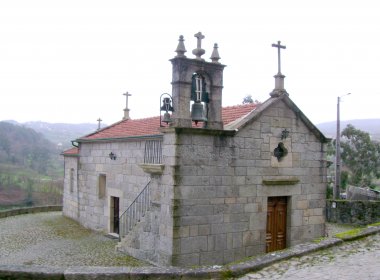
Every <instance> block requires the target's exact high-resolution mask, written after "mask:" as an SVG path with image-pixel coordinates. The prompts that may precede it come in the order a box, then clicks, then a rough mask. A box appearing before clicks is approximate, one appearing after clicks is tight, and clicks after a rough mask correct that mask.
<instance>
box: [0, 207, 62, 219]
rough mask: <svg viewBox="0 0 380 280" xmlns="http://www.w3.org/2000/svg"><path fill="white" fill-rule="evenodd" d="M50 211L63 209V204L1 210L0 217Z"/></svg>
mask: <svg viewBox="0 0 380 280" xmlns="http://www.w3.org/2000/svg"><path fill="white" fill-rule="evenodd" d="M50 211H62V205H48V206H38V207H25V208H15V209H11V210H4V211H0V218H5V217H10V216H16V215H22V214H31V213H40V212H50Z"/></svg>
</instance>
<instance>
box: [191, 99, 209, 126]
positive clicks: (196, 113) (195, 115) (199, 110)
mask: <svg viewBox="0 0 380 280" xmlns="http://www.w3.org/2000/svg"><path fill="white" fill-rule="evenodd" d="M191 120H192V121H194V122H195V124H197V123H198V122H206V121H207V117H206V113H205V108H204V106H203V104H202V103H200V102H199V103H197V102H195V103H193V105H192V106H191Z"/></svg>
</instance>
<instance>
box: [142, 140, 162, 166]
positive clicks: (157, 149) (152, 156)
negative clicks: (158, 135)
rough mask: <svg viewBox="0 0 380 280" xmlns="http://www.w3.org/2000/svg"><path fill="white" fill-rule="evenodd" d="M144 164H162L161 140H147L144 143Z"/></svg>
mask: <svg viewBox="0 0 380 280" xmlns="http://www.w3.org/2000/svg"><path fill="white" fill-rule="evenodd" d="M144 163H151V164H161V163H162V140H148V141H146V142H145V153H144Z"/></svg>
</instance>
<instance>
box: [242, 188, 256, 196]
mask: <svg viewBox="0 0 380 280" xmlns="http://www.w3.org/2000/svg"><path fill="white" fill-rule="evenodd" d="M256 194H257V187H256V186H240V187H239V197H248V196H256Z"/></svg>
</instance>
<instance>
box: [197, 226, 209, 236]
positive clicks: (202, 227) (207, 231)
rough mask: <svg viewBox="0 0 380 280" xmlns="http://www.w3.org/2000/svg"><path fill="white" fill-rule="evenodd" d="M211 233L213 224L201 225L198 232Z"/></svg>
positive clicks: (202, 233) (200, 233)
mask: <svg viewBox="0 0 380 280" xmlns="http://www.w3.org/2000/svg"><path fill="white" fill-rule="evenodd" d="M210 233H211V225H199V226H198V234H199V235H209V234H210Z"/></svg>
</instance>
